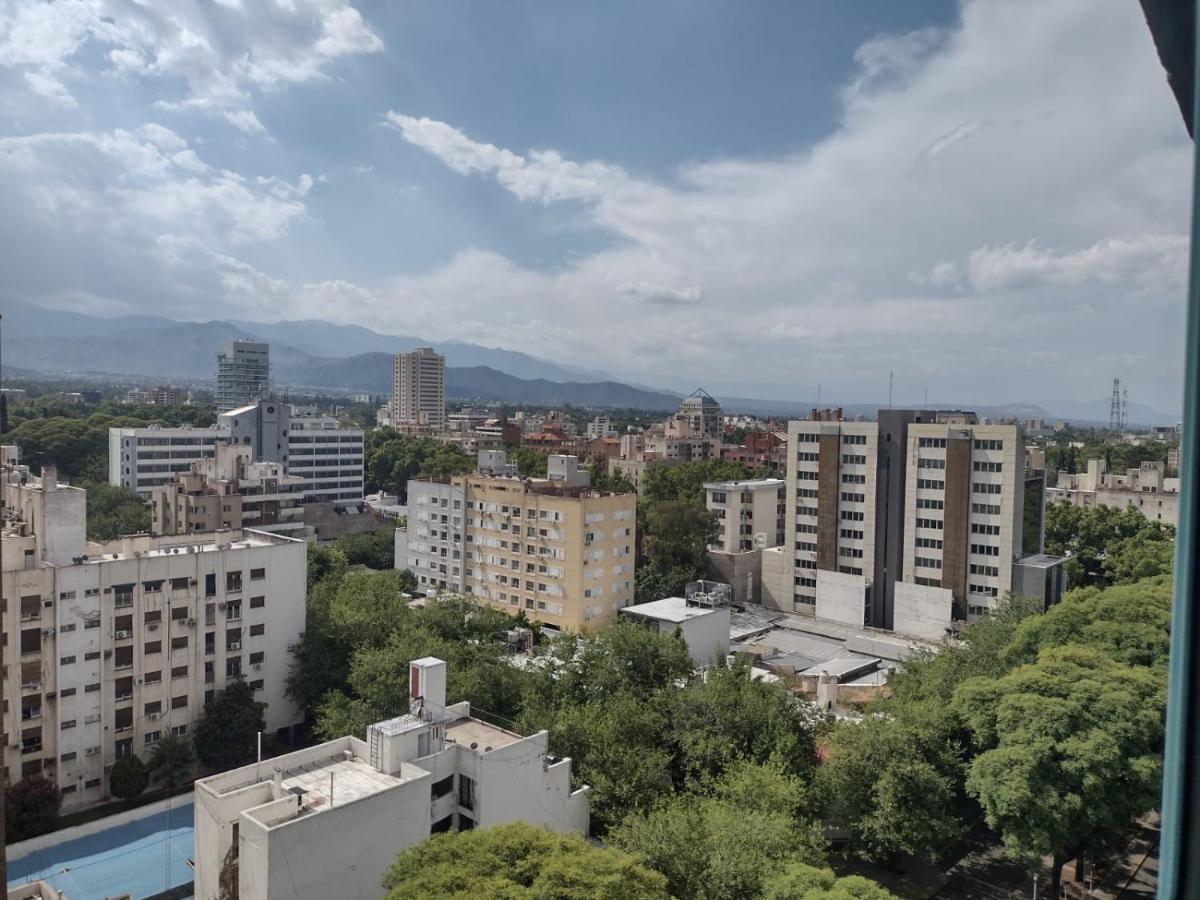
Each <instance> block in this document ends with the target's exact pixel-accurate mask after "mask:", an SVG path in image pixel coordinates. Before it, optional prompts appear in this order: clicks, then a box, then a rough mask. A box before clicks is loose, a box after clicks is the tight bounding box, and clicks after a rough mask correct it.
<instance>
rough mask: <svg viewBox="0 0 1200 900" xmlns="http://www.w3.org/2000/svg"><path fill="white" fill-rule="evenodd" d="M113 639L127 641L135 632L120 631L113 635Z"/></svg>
mask: <svg viewBox="0 0 1200 900" xmlns="http://www.w3.org/2000/svg"><path fill="white" fill-rule="evenodd" d="M113 637H115V638H116V639H117V640H118V641H127V640H129V639H130V638H131V637H133V632H132V631H118V632H116V633H115V634H114V635H113Z"/></svg>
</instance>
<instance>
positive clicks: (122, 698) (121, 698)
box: [113, 691, 133, 703]
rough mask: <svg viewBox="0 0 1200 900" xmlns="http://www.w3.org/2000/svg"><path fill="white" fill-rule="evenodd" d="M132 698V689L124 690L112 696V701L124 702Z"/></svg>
mask: <svg viewBox="0 0 1200 900" xmlns="http://www.w3.org/2000/svg"><path fill="white" fill-rule="evenodd" d="M132 699H133V691H126V692H124V693H122V694H117V695H116V696H115V697H113V701H114V702H116V703H124V702H126V701H128V700H132Z"/></svg>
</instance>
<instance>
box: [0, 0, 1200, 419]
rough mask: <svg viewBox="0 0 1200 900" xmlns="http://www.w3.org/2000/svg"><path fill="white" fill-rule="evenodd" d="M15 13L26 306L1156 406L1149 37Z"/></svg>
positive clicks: (1078, 14)
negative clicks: (1121, 381)
mask: <svg viewBox="0 0 1200 900" xmlns="http://www.w3.org/2000/svg"><path fill="white" fill-rule="evenodd" d="M100 6H101V7H103V6H104V5H103V4H101V5H100ZM14 9H15V12H16V15H15V16H14V17H13V19H12V22H11V24H10V26H9V27H8V29H7V30H6V31H4V32H0V114H2V115H3V125H2V128H3V131H2V136H0V192H2V194H3V196H5V197H6V199H7V200H8V201H9V202H8V203H7V204H6V205H7V207H8V208H9V209H11V210H13V211H14V214H13V215H12V216H10V217H9V218H8V222H7V225H8V227H7V229H6V233H5V238H6V239H5V241H3V242H2V243H3V246H4V248H5V249H4V250H3V251H0V252H3V254H4V255H3V257H2V258H0V263H3V264H4V265H5V268H6V271H7V272H8V273H9V274H10V277H9V279H8V296H9V297H11V298H13V299H18V298H19V299H28V300H31V301H33V302H37V303H43V304H48V305H51V306H55V307H58V308H69V309H75V310H78V311H83V312H89V313H92V314H110V315H111V314H121V313H146V312H154V313H158V314H166V315H169V316H173V317H176V318H181V319H197V318H200V319H203V318H210V317H212V316H214V315H221V316H227V317H230V318H239V319H243V320H250V321H255V320H271V319H276V318H280V317H281V316H280V313H281V312H286V313H287V317H288V318H297V319H300V318H310V317H322V318H332V319H335V320H336V321H339V322H348V323H356V324H362V325H367V326H369V327H373V328H376V329H378V330H380V331H384V332H401V333H406V334H416V335H419V336H421V337H422V338H425V339H428V340H433V341H444V340H449V339H460V340H465V341H472V342H477V343H481V344H485V345H488V346H500V347H504V348H507V349H512V350H519V351H523V352H526V353H530V354H531V355H535V356H538V357H541V358H548V359H552V360H557V361H560V362H571V363H575V364H579V365H584V366H588V367H592V368H603V369H606V370H609V371H612V372H613V373H614V374H615V375H616V376H617V377H619V378H620V379H621V380H625V381H630V382H635V383H642V384H655V385H662V386H663V387H669V388H674V389H676V390H686V389H690V386H692V385H694V384H696V383H703V384H705V385H706V386H707V387H709V388H710V389H711V390H715V391H718V392H720V393H722V394H724V395H729V396H754V397H763V398H766V399H781V398H787V397H795V396H797V394H800V395H806V394H809V393H811V392H812V388H813V386H814V385H816V384H818V383H826V384H828V381H829V374H828V373H830V372H838V374H839V382H840V383H839V385H838V387H839V388H840V390H838V397H839V399H841V400H842V401H843V402H857V401H869V400H878V399H881V385H883V384H884V383H885V382H886V378H887V373H888V372H889V371H893V370H894V371H897V372H903V373H904V375H905V381H906V382H907V383H908V384H909V385H910V386H915V385H920V386H921V388H923V387H925V386H928V387H929V389H930V391H931V394H934V395H942V396H945V395H946V393H947V389H948V388H949V387H951V386H953V387H954V388H956V389H957V390H956V393H958V394H959V395H960V396H961V395H963V394H965V395H967V396H968V397H969V398H970V399H972V400H974V401H975V402H978V403H987V402H996V403H1000V402H1010V401H1011V400H1013V399H1014V398H1019V399H1026V398H1031V397H1034V396H1038V397H1045V399H1046V405H1047V406H1054V405H1055V404H1061V403H1063V402H1065V401H1067V400H1070V399H1094V398H1097V397H1098V396H1100V394H1099V393H1098V391H1097V387H1096V386H1098V385H1100V384H1103V383H1104V382H1105V381H1106V380H1108V379H1110V378H1111V377H1112V375H1113V374H1116V373H1121V374H1122V376H1123V377H1124V378H1126V379H1127V380H1130V381H1131V384H1133V385H1134V387H1135V389H1136V393H1137V395H1139V396H1141V397H1145V398H1150V397H1156V398H1162V399H1161V400H1157V401H1155V402H1156V403H1157V405H1159V406H1160V407H1167V408H1170V407H1171V406H1174V405H1176V404H1177V402H1178V398H1179V383H1180V380H1181V379H1180V373H1181V365H1180V355H1179V346H1178V345H1179V340H1178V337H1177V336H1178V334H1179V333H1180V325H1181V322H1182V304H1181V303H1179V302H1178V301H1177V298H1179V297H1180V296H1182V291H1183V271H1184V268H1185V266H1184V263H1183V256H1184V252H1183V246H1184V244H1185V240H1186V239H1185V233H1186V212H1185V206H1186V202H1185V201H1186V186H1187V182H1188V177H1189V176H1188V165H1187V156H1188V144H1187V137H1186V134H1185V133H1184V131H1183V129H1182V127H1181V126H1180V124H1179V122H1178V115H1177V111H1176V109H1175V107H1174V104H1173V101H1172V98H1171V96H1170V91H1169V89H1168V88H1167V85H1166V81H1165V77H1164V76H1163V73H1162V71H1161V68H1160V67H1159V65H1158V62H1157V59H1156V57H1155V55H1154V52H1153V48H1152V46H1151V43H1150V39H1149V36H1148V34H1147V33H1146V31H1145V28H1144V27H1143V24H1142V22H1141V21H1140V13H1139V11H1138V10H1137V8H1136V7H1134V6H1128V5H1118V6H1115V7H1114V8H1113V10H1111V11H1110V13H1109V14H1107V15H1105V16H1096V15H1093V14H1092V6H1091V5H1090V4H1087V3H1074V2H1063V3H1056V4H1032V3H1029V4H1019V3H1006V4H998V3H994V2H988V0H977V2H967V3H964V4H962V5H961V7H959V6H954V5H951V4H938V3H930V4H920V5H912V6H906V7H905V8H904V10H903V11H897V10H891V11H888V12H886V13H884V12H880V11H878V10H873V9H871V8H869V7H866V6H855V7H853V8H847V7H840V8H839V9H838V10H836V11H828V12H825V13H823V14H822V13H821V12H819V11H814V10H813V9H807V10H791V9H789V8H788V7H787V6H785V5H782V4H780V5H767V6H764V7H762V11H761V12H760V13H759V14H757V15H752V14H748V13H747V12H746V11H745V10H744V9H741V8H738V7H736V6H735V5H733V4H729V5H718V6H714V7H713V8H712V11H711V12H709V13H707V14H705V15H702V16H701V15H693V14H692V12H691V11H689V10H685V9H683V8H677V7H670V6H668V7H663V8H660V9H658V10H656V11H654V12H653V13H649V12H643V13H640V14H638V13H637V11H636V10H635V9H634V8H633V7H631V6H616V7H612V8H611V9H608V10H606V11H604V12H600V11H589V12H587V13H582V12H579V11H575V12H569V11H547V10H544V9H542V10H538V9H535V8H534V7H518V8H517V9H515V10H514V11H513V12H511V13H509V14H508V15H504V16H497V15H487V14H486V13H485V11H484V10H483V9H482V8H481V7H477V8H474V12H475V13H476V14H477V15H473V16H461V15H460V16H455V15H454V14H453V13H452V12H450V11H446V10H433V9H424V8H418V7H390V6H383V5H380V4H374V5H372V4H362V5H360V6H359V7H357V8H356V7H351V6H349V5H346V4H341V3H323V4H318V5H314V6H312V7H311V8H308V7H306V5H305V4H297V5H296V7H295V9H294V10H293V11H292V12H290V13H289V12H287V11H286V10H283V9H280V10H271V11H261V10H257V9H251V8H248V7H247V8H239V7H238V5H237V4H231V5H229V6H228V7H227V8H226V7H221V8H217V7H214V8H212V9H207V10H203V11H196V10H194V9H193V8H191V7H184V8H180V10H179V12H178V14H177V15H176V16H175V17H174V18H173V19H170V20H168V19H166V18H163V17H153V18H152V17H150V16H149V14H147V13H144V12H131V11H129V10H125V9H122V8H116V9H112V10H108V11H107V12H108V13H109V14H107V15H106V14H104V13H105V10H104V9H100V10H97V9H92V8H91V7H88V8H84V7H83V6H82V5H76V4H53V5H44V4H36V3H30V4H24V3H22V4H17V5H16V7H14ZM268 13H270V15H268ZM484 29H490V30H489V31H485V30H484ZM493 34H494V35H497V36H498V37H500V38H502V39H500V40H494V41H493V40H488V39H487V38H488V37H491V36H492V35H493ZM772 34H774V36H773V37H772ZM498 44H504V45H505V47H504V49H499V48H498V47H497V46H496V45H498ZM581 45H584V46H583V47H581ZM614 59H616V60H619V63H617V64H614ZM1101 61H1102V62H1103V65H1099V63H1100V62H1101ZM1100 107H1103V108H1105V109H1107V110H1108V111H1109V112H1110V113H1111V115H1106V116H1104V117H1095V116H1093V115H1091V111H1092V110H1094V109H1095V108H1100ZM1084 148H1086V149H1084ZM1014 199H1015V201H1016V202H1014ZM1134 308H1136V309H1137V326H1136V328H1134V329H1133V330H1132V331H1133V333H1134V334H1136V335H1137V336H1138V339H1137V340H1136V341H1133V342H1131V341H1130V339H1129V336H1128V335H1129V334H1130V331H1131V329H1130V328H1128V327H1122V324H1123V320H1124V319H1126V318H1128V317H1130V315H1131V310H1132V309H1134ZM630 322H636V323H637V327H636V328H630V327H628V326H629V323H630ZM926 348H927V349H928V350H933V349H934V348H936V352H921V351H922V350H925V349H926ZM748 360H751V361H753V364H752V365H749V364H747V361H748ZM1035 388H1036V389H1037V390H1036V391H1035ZM914 390H919V389H918V388H914ZM915 399H916V398H915V397H910V399H909V402H912V401H914V400H915Z"/></svg>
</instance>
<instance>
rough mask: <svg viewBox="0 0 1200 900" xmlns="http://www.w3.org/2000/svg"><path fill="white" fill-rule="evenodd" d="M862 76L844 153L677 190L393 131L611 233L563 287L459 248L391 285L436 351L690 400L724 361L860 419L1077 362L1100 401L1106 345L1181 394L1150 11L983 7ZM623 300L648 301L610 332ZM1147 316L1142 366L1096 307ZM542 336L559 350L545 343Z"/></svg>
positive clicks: (1172, 201) (868, 52) (813, 150)
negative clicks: (548, 356) (918, 399)
mask: <svg viewBox="0 0 1200 900" xmlns="http://www.w3.org/2000/svg"><path fill="white" fill-rule="evenodd" d="M1100 60H1102V61H1103V63H1102V64H1100V63H1098V61H1100ZM856 62H857V65H858V69H857V71H856V72H855V74H854V75H853V76H852V77H851V78H850V79H849V80H848V82H847V84H846V85H845V86H844V88H843V89H842V91H841V92H840V97H841V102H842V109H841V112H840V115H839V116H838V125H837V127H836V128H835V129H834V130H832V131H831V133H830V134H828V136H826V137H825V138H823V139H821V140H819V141H817V142H815V143H814V144H813V145H811V146H809V147H806V148H803V149H801V150H799V151H797V152H796V153H794V154H792V155H785V156H780V157H776V158H765V159H736V158H732V159H713V160H701V161H698V162H695V163H691V164H687V165H684V166H681V167H680V168H679V169H678V170H677V172H676V173H675V177H674V178H673V179H669V180H655V179H648V178H645V177H641V176H636V175H633V174H631V173H630V172H629V171H627V170H626V169H624V168H623V167H621V166H620V165H617V164H615V163H613V162H609V161H606V160H587V159H583V160H573V159H570V158H568V157H566V156H565V155H563V154H562V153H560V152H559V151H557V150H555V149H552V148H538V149H532V150H524V149H521V148H509V147H503V146H497V145H496V144H493V143H490V142H488V141H487V140H486V136H475V135H472V134H470V133H469V132H468V131H466V130H464V129H463V128H461V127H459V126H458V125H457V124H456V123H448V122H442V121H438V120H435V119H431V118H428V117H421V116H418V115H413V114H411V113H410V112H409V111H400V110H392V111H389V112H388V113H386V114H385V116H384V121H385V123H386V124H387V125H388V126H389V127H390V128H392V129H394V130H395V131H396V132H397V133H398V134H399V135H400V137H401V138H402V139H403V140H404V141H405V142H406V143H407V144H409V145H411V146H413V147H417V148H420V149H421V150H423V151H425V152H426V153H429V154H431V155H432V156H434V157H436V158H437V159H439V160H440V161H442V162H443V163H444V164H445V165H446V166H447V168H448V169H450V170H451V171H454V172H457V173H459V174H461V175H463V176H467V177H474V178H485V179H490V180H493V181H494V183H495V184H496V185H497V186H498V187H499V188H501V189H502V190H504V191H507V192H508V193H510V194H511V195H512V196H513V197H514V198H515V199H516V200H517V201H520V202H525V203H535V204H541V205H552V204H558V203H561V202H563V201H571V202H572V203H574V204H576V206H577V207H578V208H579V209H580V215H581V216H582V218H583V219H584V220H585V221H586V222H587V224H588V225H589V226H591V227H592V228H594V229H596V230H597V231H598V232H600V233H602V234H605V235H608V236H609V237H610V238H611V239H612V242H611V245H610V246H608V247H606V248H605V249H602V250H600V251H597V252H594V253H591V254H588V255H585V256H581V257H577V258H574V259H572V260H571V261H569V262H568V264H567V265H565V266H564V267H562V268H561V269H558V270H555V271H552V272H539V271H536V270H525V269H522V268H521V267H520V266H517V265H516V264H515V263H512V262H511V261H508V260H501V259H496V258H491V257H489V256H484V255H482V254H481V252H479V251H472V252H470V253H464V254H462V255H460V256H459V257H458V258H456V259H455V260H453V261H452V262H451V263H450V264H448V265H447V266H446V267H445V268H444V269H443V270H441V271H439V272H437V273H435V274H433V275H430V276H425V277H423V278H421V279H397V280H396V281H395V282H394V283H393V286H392V290H393V291H395V296H396V297H398V298H400V297H402V298H403V304H401V303H399V302H398V303H396V304H395V305H394V307H393V308H394V309H396V310H400V309H403V316H404V317H410V316H414V315H415V316H417V317H420V316H421V315H422V313H421V310H423V309H428V310H429V311H430V313H431V314H432V313H434V312H435V311H436V313H437V314H438V315H440V316H441V322H442V324H441V325H440V328H441V329H442V332H441V333H437V332H431V334H432V336H434V337H442V336H445V332H446V330H447V329H449V328H451V327H452V328H453V329H454V334H455V335H456V336H464V337H465V336H466V335H465V334H463V332H464V331H467V330H474V332H475V333H476V334H479V335H490V336H491V337H492V338H493V340H492V342H493V343H494V342H497V341H499V340H500V339H501V338H504V339H511V340H512V341H513V343H511V344H506V346H513V347H514V348H515V349H523V350H526V351H528V352H533V353H538V352H541V353H545V352H547V348H553V350H554V351H555V352H557V353H558V356H559V358H560V359H567V360H587V361H588V362H589V363H590V364H593V365H604V366H605V367H606V368H609V369H613V370H617V371H621V372H623V373H627V374H628V375H629V377H636V378H638V379H639V380H642V381H653V380H656V379H657V380H658V381H659V382H660V383H662V382H663V381H664V380H666V379H670V381H668V383H670V384H672V385H674V386H683V385H686V384H687V383H689V382H691V381H694V380H696V379H697V378H700V377H701V376H705V380H706V383H708V382H709V381H712V380H715V379H713V378H712V377H711V373H712V370H713V368H714V367H720V368H723V369H724V371H726V372H729V373H730V380H729V382H728V386H727V388H726V389H727V390H730V391H732V390H754V389H755V387H754V385H753V384H751V383H746V382H744V381H742V382H739V381H738V380H737V379H738V378H739V375H738V374H736V373H739V372H745V371H750V370H754V369H755V368H756V367H749V368H747V367H745V366H744V365H743V364H742V363H741V362H738V361H737V360H739V359H740V358H741V355H742V354H743V353H745V352H750V353H753V354H755V355H754V357H753V358H754V359H755V360H756V362H757V363H758V364H759V366H761V367H763V368H762V370H761V371H762V372H763V374H761V375H759V376H752V377H757V378H764V379H771V380H772V381H773V382H774V383H775V384H777V385H780V386H781V387H782V386H783V385H790V386H792V389H793V390H794V385H795V384H797V383H800V384H809V383H811V384H815V383H816V382H817V381H823V382H824V383H825V384H826V385H827V386H828V385H830V384H831V383H832V382H835V381H837V382H841V386H842V389H843V390H844V391H845V392H846V396H847V399H872V398H878V397H879V396H881V394H880V393H879V389H878V384H880V383H883V384H886V373H887V372H888V371H889V370H895V371H896V372H897V373H898V377H901V376H904V377H907V376H908V375H910V374H911V377H913V378H921V379H930V378H942V379H946V380H947V381H948V382H949V383H952V384H954V385H955V386H956V387H957V389H959V390H962V391H964V392H966V391H971V390H978V391H979V392H980V394H982V395H984V396H991V398H992V399H1003V398H1000V397H995V394H996V393H997V392H1005V393H1008V392H1010V391H1020V392H1023V394H1024V396H1026V397H1035V398H1036V397H1037V396H1039V392H1040V391H1042V390H1044V389H1045V385H1046V380H1045V378H1044V376H1041V375H1035V374H1032V373H1030V372H1027V371H1025V370H1024V368H1023V367H1024V366H1025V365H1026V361H1028V360H1032V359H1034V358H1038V355H1039V354H1040V355H1041V356H1040V358H1042V359H1047V358H1051V357H1053V358H1056V359H1059V360H1062V359H1063V358H1064V355H1069V353H1070V352H1071V351H1070V348H1077V351H1076V352H1077V353H1078V354H1079V359H1078V362H1077V364H1071V365H1068V366H1066V368H1067V369H1069V370H1070V371H1069V374H1068V373H1062V374H1063V377H1062V378H1061V380H1059V381H1058V384H1059V385H1060V386H1061V389H1062V390H1063V391H1064V392H1071V393H1072V394H1074V395H1076V396H1085V397H1087V396H1090V393H1088V392H1090V391H1095V390H1098V388H1096V387H1095V385H1096V384H1099V383H1102V378H1100V377H1098V374H1097V367H1098V366H1100V365H1102V364H1104V363H1103V358H1104V353H1105V352H1106V351H1107V350H1108V349H1109V348H1111V349H1112V351H1113V352H1114V353H1115V352H1117V351H1118V350H1120V351H1121V352H1122V353H1124V354H1125V357H1124V358H1125V360H1126V362H1125V363H1123V365H1128V366H1130V367H1132V366H1134V365H1135V363H1137V362H1138V361H1139V360H1140V361H1141V362H1142V363H1144V365H1145V369H1146V370H1147V373H1154V374H1146V376H1145V380H1146V383H1147V385H1148V389H1150V388H1149V386H1150V385H1153V388H1152V389H1153V390H1161V391H1163V392H1170V393H1171V394H1172V395H1177V393H1178V383H1177V379H1178V376H1179V372H1180V368H1179V358H1178V348H1177V347H1176V341H1175V340H1174V336H1175V335H1176V334H1177V330H1178V327H1179V325H1180V323H1181V321H1182V320H1181V309H1182V298H1183V288H1184V279H1185V268H1186V267H1185V264H1184V253H1185V248H1186V243H1187V240H1186V234H1187V227H1188V226H1187V203H1186V198H1187V196H1188V170H1189V164H1188V160H1189V157H1190V153H1191V148H1190V145H1189V143H1188V141H1187V138H1186V134H1185V133H1184V132H1183V129H1182V127H1181V124H1180V123H1179V120H1178V113H1177V110H1175V109H1174V107H1173V103H1172V100H1171V95H1170V91H1169V90H1168V89H1167V86H1166V83H1165V79H1164V76H1163V73H1162V70H1161V67H1160V66H1159V64H1158V60H1157V56H1156V54H1155V52H1154V48H1153V46H1152V44H1151V41H1150V40H1149V37H1148V35H1147V34H1146V29H1145V23H1144V22H1143V21H1141V19H1140V16H1139V14H1138V13H1137V10H1136V9H1135V8H1130V9H1128V10H1123V11H1116V10H1114V11H1113V14H1112V15H1106V16H1102V17H1101V16H1096V15H1094V8H1093V7H1092V5H1091V4H1090V3H1089V2H1087V0H1058V2H1054V3H1043V2H1035V0H1021V2H1017V0H1013V2H996V0H969V2H966V3H963V4H962V6H961V22H959V23H958V25H957V27H954V28H947V29H939V30H933V31H930V30H924V31H920V32H915V33H911V34H900V35H884V36H881V37H878V38H876V39H873V40H872V41H870V42H868V43H867V44H865V45H864V46H863V47H862V48H860V50H859V52H858V53H857V55H856ZM1096 109H1104V110H1105V114H1104V115H1103V116H1097V115H1095V110H1096ZM1081 146H1083V147H1088V148H1089V152H1088V153H1086V154H1080V153H1079V152H1078V148H1079V147H1081ZM483 268H486V269H487V270H488V271H489V272H490V273H491V278H492V279H493V283H492V284H491V285H490V286H489V289H488V291H487V292H486V293H487V296H486V299H485V298H484V297H482V296H480V297H479V298H478V302H479V303H481V304H482V306H480V307H478V308H476V307H473V306H472V305H471V303H470V302H468V301H467V300H466V299H460V297H461V298H473V297H475V291H476V289H477V288H476V285H477V282H478V280H479V277H480V271H481V269H483ZM914 287H915V288H917V290H916V291H914ZM614 291H615V292H616V293H618V294H620V295H624V296H629V297H630V298H634V299H642V300H645V301H648V302H646V303H645V304H644V305H642V306H640V307H639V308H638V311H637V312H629V313H625V312H621V313H617V312H614V311H613V309H612V307H611V303H610V302H609V301H607V300H606V299H605V298H606V297H611V296H612V294H613V292H614ZM1131 297H1136V298H1137V302H1138V315H1139V319H1140V321H1141V322H1142V323H1143V325H1144V330H1142V331H1141V334H1140V338H1141V339H1140V343H1139V345H1138V349H1136V350H1135V351H1134V354H1133V355H1134V357H1136V359H1131V358H1130V357H1129V355H1128V350H1129V347H1128V344H1127V338H1128V334H1127V333H1126V332H1124V331H1123V330H1122V329H1119V328H1113V327H1112V326H1111V322H1110V321H1101V320H1099V319H1098V318H1097V317H1096V316H1094V315H1089V313H1088V311H1089V310H1094V309H1097V308H1099V307H1100V306H1104V307H1106V308H1109V309H1113V310H1116V309H1121V308H1122V306H1123V304H1125V303H1126V302H1127V301H1128V299H1129V298H1131ZM701 299H703V302H700V301H701ZM680 305H685V306H687V307H688V308H689V310H690V314H689V316H688V317H687V318H686V319H682V318H680V317H679V316H678V315H672V313H673V312H677V310H678V307H679V306H680ZM488 310H494V311H495V313H494V314H489V312H488ZM501 311H503V313H504V316H503V317H501V315H500V312H501ZM546 321H551V322H555V323H557V324H559V326H560V328H561V332H562V336H561V342H559V341H557V340H556V341H547V340H546V339H545V335H543V334H542V333H541V332H538V331H535V330H533V329H532V328H531V327H530V326H531V323H533V322H546ZM435 322H436V317H435V316H433V315H431V316H430V327H434V328H436V327H439V326H437V325H436V324H435ZM631 322H635V323H636V324H635V326H634V327H632V328H631V327H630V326H631ZM450 323H453V324H452V325H451V324H450ZM777 335H785V336H786V339H785V340H776V339H775V336H777ZM949 335H953V336H954V337H955V341H954V343H948V342H946V341H945V340H944V339H943V338H944V337H945V336H949ZM597 347H603V357H601V356H600V355H599V353H598V351H597V350H596V349H595V348H597ZM764 347H774V348H775V349H771V350H764V349H763V348H764ZM1018 350H1019V354H1018ZM756 351H760V352H761V353H762V354H763V355H759V353H758V352H756ZM918 351H919V352H918ZM826 367H832V370H826ZM706 373H707V374H706ZM880 373H883V374H882V378H881V377H880ZM1009 373H1011V374H1012V377H1011V379H1010V378H1009V377H1008V376H1009ZM1107 377H1109V378H1111V375H1109V376H1107ZM926 383H927V382H926ZM872 385H874V386H872ZM760 389H761V388H760ZM856 395H857V396H856Z"/></svg>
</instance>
